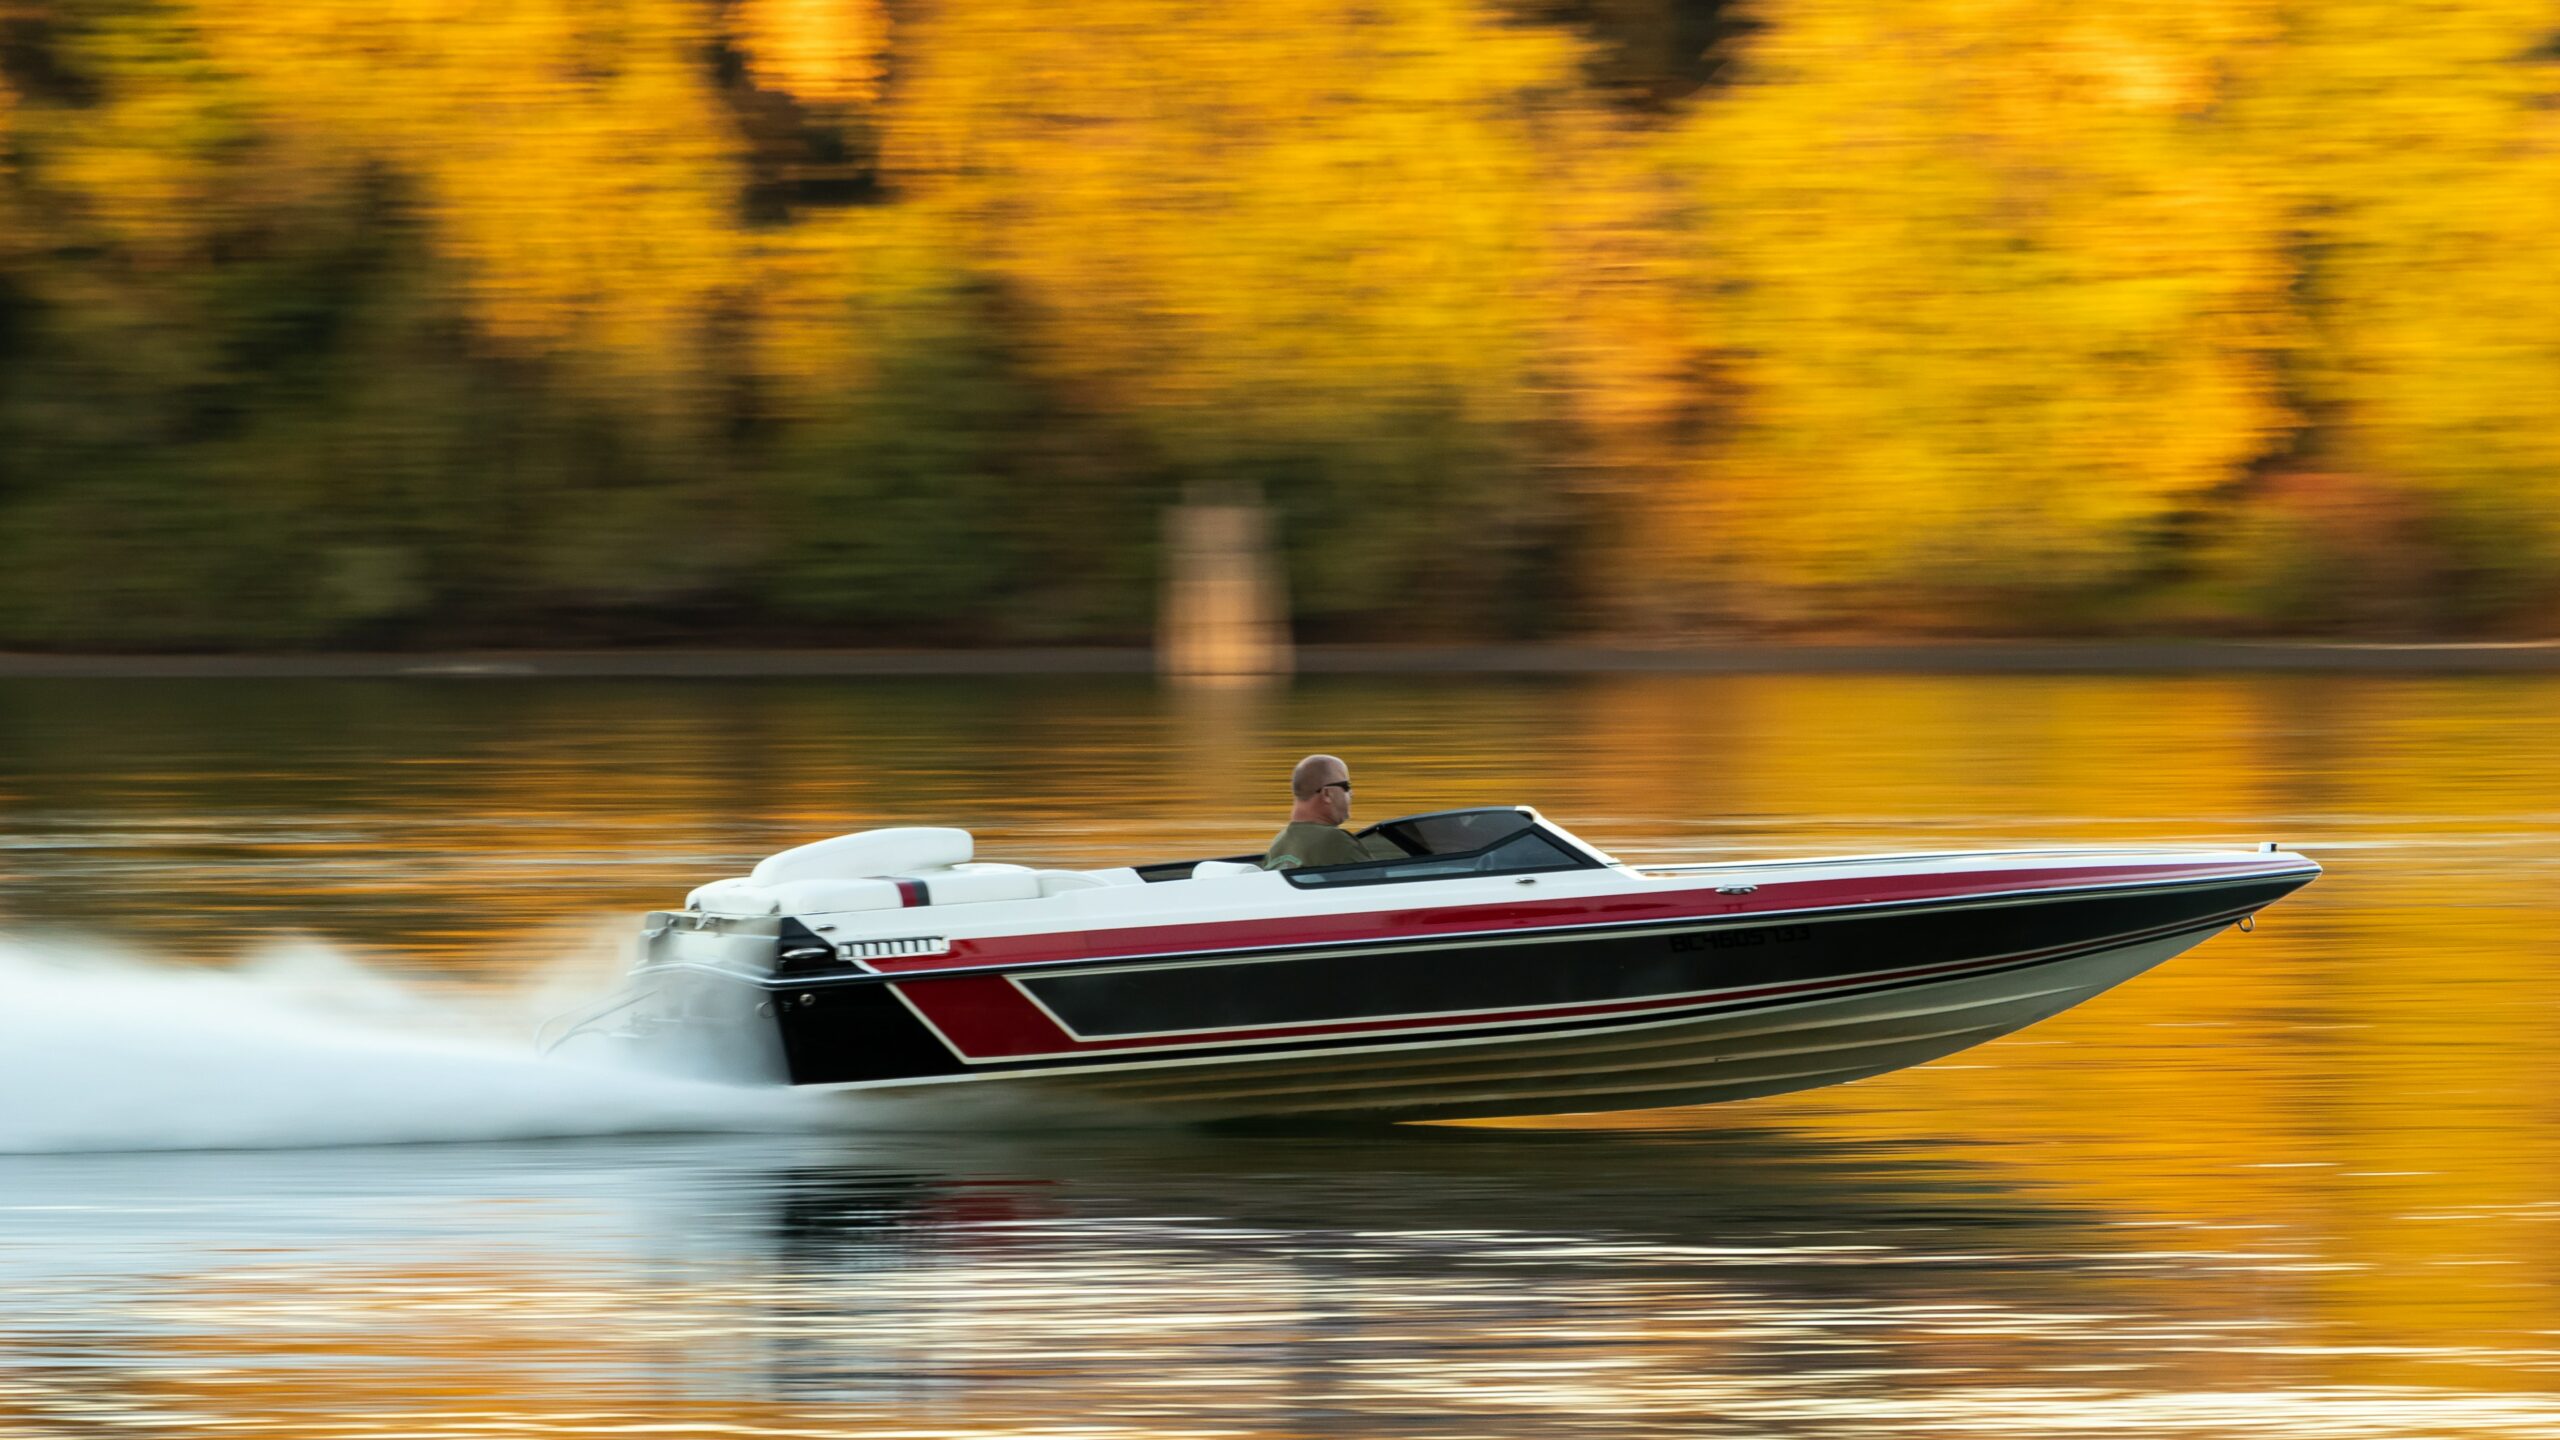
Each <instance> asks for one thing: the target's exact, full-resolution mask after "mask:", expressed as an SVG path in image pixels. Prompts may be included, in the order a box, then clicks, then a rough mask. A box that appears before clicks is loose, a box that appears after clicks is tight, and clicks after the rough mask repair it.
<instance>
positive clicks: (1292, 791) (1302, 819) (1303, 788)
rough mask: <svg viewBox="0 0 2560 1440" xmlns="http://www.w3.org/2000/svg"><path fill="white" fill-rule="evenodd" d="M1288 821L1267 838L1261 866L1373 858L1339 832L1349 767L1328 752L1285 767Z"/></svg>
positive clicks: (1347, 812)
mask: <svg viewBox="0 0 2560 1440" xmlns="http://www.w3.org/2000/svg"><path fill="white" fill-rule="evenodd" d="M1289 798H1290V802H1291V803H1290V806H1289V823H1288V824H1287V825H1284V826H1282V827H1281V829H1280V833H1279V834H1277V835H1275V836H1273V837H1272V838H1271V848H1270V850H1268V851H1267V852H1265V853H1264V855H1263V857H1262V868H1263V869H1265V870H1287V869H1291V868H1293V867H1295V866H1300V865H1349V864H1352V863H1354V862H1357V861H1361V860H1372V859H1376V858H1378V857H1376V856H1373V855H1371V854H1369V852H1367V851H1366V850H1363V849H1362V848H1361V847H1360V842H1359V841H1357V840H1354V839H1352V838H1351V837H1350V836H1349V835H1346V834H1344V833H1343V831H1342V824H1343V822H1344V821H1346V820H1349V819H1350V818H1351V767H1350V766H1348V765H1345V764H1343V763H1342V761H1341V760H1340V759H1338V758H1337V757H1335V756H1331V755H1310V756H1308V757H1307V758H1306V759H1304V760H1301V761H1299V762H1298V766H1297V768H1296V769H1294V770H1292V771H1290V772H1289Z"/></svg>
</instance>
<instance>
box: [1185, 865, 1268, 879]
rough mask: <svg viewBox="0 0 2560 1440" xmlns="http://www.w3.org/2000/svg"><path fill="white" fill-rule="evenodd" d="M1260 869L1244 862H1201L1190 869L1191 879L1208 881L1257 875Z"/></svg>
mask: <svg viewBox="0 0 2560 1440" xmlns="http://www.w3.org/2000/svg"><path fill="white" fill-rule="evenodd" d="M1261 873H1262V867H1261V866H1259V865H1256V864H1253V863H1251V862H1250V861H1245V860H1203V861H1201V862H1200V863H1199V864H1197V865H1194V866H1192V867H1191V878H1192V879H1194V880H1210V879H1215V878H1216V877H1218V876H1220V875H1259V874H1261Z"/></svg>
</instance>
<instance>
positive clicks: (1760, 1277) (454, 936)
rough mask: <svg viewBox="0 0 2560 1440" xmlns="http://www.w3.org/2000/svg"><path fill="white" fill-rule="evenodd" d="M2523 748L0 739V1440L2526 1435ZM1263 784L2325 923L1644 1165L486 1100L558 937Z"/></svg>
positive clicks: (507, 1088) (1402, 1147)
mask: <svg viewBox="0 0 2560 1440" xmlns="http://www.w3.org/2000/svg"><path fill="white" fill-rule="evenodd" d="M2553 715H2560V679H2546V678H2542V677H2531V676H2523V677H2503V678H2462V677H2406V676H2365V677H2359V676H2287V677H2275V678H2253V677H2247V676H2214V677H2208V678H2185V679H2179V678H2145V677H2121V678H2106V677H2026V676H2019V677H1986V678H1951V677H1890V676H1867V677H1854V676H1852V677H1796V678H1787V677H1725V678H1690V677H1582V678H1575V679H1570V680H1551V681H1535V682H1531V681H1521V682H1496V681H1478V680H1463V679H1432V680H1427V681H1412V682H1389V681H1382V680H1375V679H1362V680H1339V681H1309V682H1304V683H1302V684H1300V685H1299V686H1297V687H1294V688H1292V689H1290V690H1287V691H1285V692H1280V693H1265V694H1254V693H1221V694H1210V695H1172V694H1166V693H1162V692H1159V691H1157V690H1156V689H1154V688H1153V687H1151V686H1148V685H1145V684H1141V683H1134V682H1117V681H1094V680H1076V681H1071V682H1069V681H1056V680H1040V681H1032V680H1024V681H972V682H921V681H918V682H904V681H901V682H882V681H844V682H779V681H777V682H737V681H720V682H704V683H684V682H651V683H636V682H635V683H621V682H601V681H598V682H587V683H582V684H566V683H560V684H553V683H544V682H536V681H527V680H501V681H488V682H469V681H444V682H434V681H414V682H408V681H403V682H393V681H379V682H377V681H310V682H260V683H255V684H250V683H241V682H220V681H195V682H177V681H171V682H106V681H96V682H85V681H84V682H71V681H49V682H14V683H8V684H0V931H5V935H0V1096H5V1097H6V1098H5V1100H0V1150H7V1151H14V1152H17V1153H14V1154H9V1155H6V1156H0V1435H7V1436H18V1435H29V1436H48V1437H49V1436H92V1435H98V1436H103V1435H109V1434H114V1435H124V1436H135V1435H140V1436H157V1435H177V1434H186V1435H196V1434H201V1433H205V1432H207V1431H211V1430H216V1429H229V1430H232V1431H236V1432H238V1433H243V1434H251V1435H257V1436H261V1437H264V1436H317V1437H335V1436H349V1437H354V1436H365V1437H382V1436H396V1437H428V1436H433V1437H444V1436H454V1437H461V1436H475V1437H485V1436H512V1435H526V1436H535V1435H539V1436H565V1435H605V1434H659V1435H666V1434H675V1435H741V1436H779V1435H839V1434H862V1435H879V1436H944V1435H950V1436H974V1435H998V1434H1001V1435H1024V1434H1039V1435H1062V1436H1063V1435H1078V1436H1084V1435H1090V1436H1124V1435H1125V1436H1139V1435H1144V1436H1193V1435H1199V1436H1254V1437H1262V1436H1273V1437H1278V1436H1303V1435H1362V1436H1430V1437H1441V1436H1447V1437H1459V1436H1469V1437H1475V1436H1546V1435H1599V1434H1607V1435H1613V1436H1654V1435H1661V1436H1672V1435H1678V1436H1701V1435H1706V1436H1720V1435H1733V1436H1762V1435H1786V1436H1826V1437H1828V1436H1903V1435H1927V1434H1947V1435H1958V1434H1961V1435H1967V1436H1971V1435H1978V1434H1987V1433H2002V1432H2006V1433H2013V1434H2019V1435H2032V1436H2052V1435H2090V1436H2128V1435H2132V1436H2180V1437H2185V1436H2195V1437H2220V1436H2226V1435H2231V1434H2235V1433H2241V1432H2243V1431H2248V1432H2254V1433H2260V1434H2267V1435H2275V1436H2294V1435H2300V1436H2322V1437H2365V1436H2372V1437H2402V1436H2435V1435H2448V1436H2452V1435H2461V1436H2475V1435H2494V1436H2555V1435H2560V1294H2555V1287H2560V1184H2555V1182H2554V1179H2553V1176H2554V1175H2555V1174H2560V1153H2556V1152H2560V1139H2555V1136H2560V1126H2556V1125H2555V1123H2554V1122H2555V1120H2560V1081H2555V1080H2554V1078H2553V1073H2552V1069H2551V1066H2550V1064H2549V1057H2550V1056H2551V1055H2552V1054H2553V1053H2554V1051H2555V1044H2554V1042H2555V1039H2560V1036H2555V1030H2560V1004H2555V1001H2560V995H2555V990H2560V925H2555V923H2554V921H2555V919H2560V916H2555V910H2560V884H2555V883H2554V882H2555V880H2560V744H2555V743H2554V740H2555V731H2554V729H2553V726H2552V723H2551V720H2550V717H2551V716H2553ZM1316 748H1323V749H1333V750H1337V751H1340V752H1341V753H1344V754H1346V755H1348V756H1349V757H1350V758H1351V759H1352V762H1353V764H1354V766H1355V769H1356V771H1357V773H1358V776H1359V779H1360V781H1361V786H1360V790H1359V801H1360V806H1361V814H1362V816H1363V817H1365V818H1370V819H1374V818H1378V817H1380V816H1383V815H1388V814H1393V813H1400V812H1403V811H1410V810H1421V809H1428V808H1436V807H1440V806H1446V805H1457V804H1466V803H1477V802H1491V801H1505V800H1513V799H1526V800H1531V801H1534V802H1536V803H1538V804H1540V805H1542V806H1543V807H1545V808H1546V809H1547V810H1548V811H1549V812H1550V813H1552V814H1554V815H1556V816H1557V817H1559V818H1560V819H1563V820H1564V821H1565V822H1566V823H1568V824H1571V825H1573V826H1574V827H1575V828H1576V829H1578V830H1580V831H1581V832H1583V833H1584V834H1586V835H1587V836H1589V837H1590V838H1592V839H1593V840H1595V841H1597V842H1599V843H1601V844H1603V845H1605V846H1609V847H1611V848H1614V849H1617V850H1619V851H1621V852H1622V853H1627V854H1631V855H1632V854H1642V855H1647V856H1654V855H1661V856H1678V857H1682V858H1722V857H1729V856H1739V855H1748V854H1760V853H1775V852H1804V851H1826V850H1856V849H1866V848H1880V847H1909V846H1938V845H1957V844H1975V843H1981V844H2012V843H2020V842H2037V841H2054V842H2070V841H2084V840H2110V841H2134V840H2144V841H2148V840H2162V841H2182V840H2225V841H2227V840H2242V841H2252V840H2258V839H2280V840H2284V841H2287V842H2289V843H2291V844H2294V845H2296V846H2299V847H2300V848H2302V849H2304V850H2306V851H2308V852H2309V853H2311V854H2313V855H2315V856H2317V857H2318V858H2319V859H2320V860H2321V861H2322V862H2323V863H2324V864H2326V865H2327V866H2328V867H2329V874H2328V875H2327V876H2326V877H2325V878H2324V879H2323V880H2321V881H2320V882H2319V883H2318V884H2316V885H2314V886H2313V887H2312V888H2311V889H2309V890H2307V891H2305V892H2303V893H2302V894H2300V895H2298V896H2296V897H2294V898H2293V899H2291V900H2288V901H2286V902H2284V903H2283V904H2282V905H2280V906H2279V907H2277V908H2276V909H2275V910H2273V911H2271V912H2269V914H2268V915H2267V916H2266V917H2265V923H2264V924H2263V925H2262V926H2261V928H2260V929H2259V931H2258V933H2256V934H2255V935H2251V936H2241V935H2237V934H2230V935H2225V936H2223V937H2221V938H2218V939H2216V940H2214V941H2212V942H2210V943H2208V944H2207V945H2206V946H2204V947H2202V948H2201V949H2199V950H2197V951H2195V952H2193V953H2191V954H2189V955H2188V956H2185V957H2183V958H2181V959H2179V960H2177V961H2175V962H2173V963H2172V964H2170V965H2169V966H2167V967H2165V968H2163V969H2162V970H2160V971H2157V972H2155V973H2153V974H2151V975H2149V976H2146V977H2144V978H2142V979H2141V980H2139V981H2137V982H2135V983H2134V984H2132V985H2129V986H2127V987H2125V988H2124V989H2122V990H2119V991H2117V992H2114V993H2112V994H2110V995H2108V996H2104V997H2101V998H2100V999H2099V1000H2096V1001H2094V1002H2091V1003H2090V1004H2088V1005H2085V1006H2083V1007H2081V1008H2080V1009H2078V1010H2075V1011H2073V1012H2071V1013H2070V1014H2067V1015H2065V1016H2062V1017H2060V1018H2059V1019H2057V1020H2054V1021H2052V1022H2049V1023H2047V1024H2045V1025H2042V1026H2038V1027H2036V1028H2034V1029H2031V1030H2029V1031H2027V1032H2025V1033H2023V1034H2021V1035H2018V1036H2015V1037H2012V1038H2010V1039H2007V1040H2003V1041H2000V1042H1997V1043H1995V1044H1993V1045H1990V1046H1986V1047H1983V1048H1981V1049H1979V1050H1975V1051H1971V1052H1967V1053H1965V1054H1963V1055H1959V1056H1956V1057H1954V1058H1953V1059H1951V1060H1949V1061H1947V1062H1944V1063H1941V1064H1938V1065H1933V1066H1928V1067H1925V1068H1922V1069H1919V1070H1915V1071H1911V1072H1906V1073H1903V1074H1900V1075H1895V1076H1888V1077H1884V1078H1882V1079H1879V1080H1874V1081H1868V1082H1862V1083H1860V1084H1858V1085H1854V1086H1848V1087H1843V1088H1839V1089H1836V1090H1829V1091H1821V1092H1816V1093H1814V1094H1811V1095H1805V1096H1797V1097H1787V1098H1784V1099H1780V1100H1772V1101H1759V1102H1752V1103H1749V1104H1744V1105H1736V1106H1727V1107H1720V1108H1715V1109H1708V1110H1699V1111H1666V1112H1656V1113H1651V1114H1641V1115H1630V1116H1613V1117H1601V1118H1595V1119H1590V1120H1574V1121H1564V1122H1541V1123H1540V1124H1538V1125H1535V1126H1516V1127H1503V1126H1478V1127H1432V1128H1417V1127H1407V1128H1404V1129H1400V1130H1394V1131H1386V1132H1372V1131H1344V1132H1322V1131H1303V1130H1302V1131H1294V1132H1283V1133H1259V1134H1257V1133H1219V1132H1196V1131H1170V1132H1147V1131H1124V1132H1089V1133H1080V1134H1051V1135H1002V1134H961V1133H952V1134H930V1133H913V1132H907V1133H899V1132H891V1131H885V1130H881V1129H878V1128H875V1127H873V1126H871V1125H868V1124H866V1123H865V1121H864V1120H863V1118H862V1117H861V1116H860V1115H859V1113H858V1112H856V1113H853V1114H844V1113H835V1112H829V1113H824V1114H812V1113H809V1112H808V1111H807V1110H806V1109H804V1108H802V1107H797V1106H793V1105H790V1104H787V1103H779V1102H781V1101H787V1100H789V1099H790V1098H792V1097H771V1096H739V1095H736V1094H731V1093H725V1092H716V1091H703V1090H699V1089H695V1088H692V1087H684V1086H665V1087H650V1086H640V1085H637V1084H634V1083H632V1082H628V1081H623V1080H619V1079H615V1078H613V1077H604V1076H599V1075H596V1074H593V1073H590V1072H583V1071H576V1070H569V1069H564V1068H562V1067H558V1066H543V1065H535V1064H531V1063H529V1062H528V1061H527V1060H526V1058H525V1045H524V1037H525V1035H526V1033H527V1032H528V1031H529V1029H530V1021H531V1017H533V1016H535V1015H537V1014H539V1013H542V1012H543V1011H544V1010H545V1009H546V1008H547V1007H549V1006H552V1005H555V1004H559V1003H565V1002H566V1000H567V999H568V998H570V997H572V996H574V995H576V994H578V993H581V992H582V991H585V990H588V989H591V988H593V987H594V986H596V985H598V984H600V983H602V978H603V976H604V975H605V974H606V973H608V972H609V971H610V969H611V968H612V965H613V963H614V955H613V937H614V935H615V934H616V933H617V932H618V931H619V929H620V928H622V926H623V923H624V919H623V918H622V917H627V915H628V913H629V912H633V911H637V910H639V909H642V908H646V907H649V906H652V905H659V904H664V903H666V902H667V901H668V900H669V899H670V898H673V897H677V896H680V895H681V894H682V893H683V891H684V890H685V889H687V888H690V886H691V885H693V884H695V883H698V882H699V881H701V880H703V879H705V878H709V877H711V876H714V875H719V874H727V873H738V872H739V871H741V870H743V869H744V868H745V866H746V865H747V864H748V863H749V862H751V861H752V860H753V859H754V858H755V857H756V856H758V855H761V854H763V853H765V852H766V851H769V850H771V849H775V848H779V847H781V846H783V845H786V844H790V843H794V842H796V841H799V840H803V839H807V838H811V837H813V836H815V835H820V834H825V833H832V832H834V831H837V830H842V829H851V828H858V827H861V826H866V825H875V824H885V823H897V822H901V821H950V822H953V823H961V824H967V825H969V826H971V827H972V828H974V829H976V830H977V831H978V832H979V835H980V842H981V850H982V852H984V853H988V854H991V855H996V856H1001V857H1003V858H1012V859H1021V860H1035V861H1042V862H1050V863H1064V864H1092V863H1116V862H1125V861H1128V860H1132V859H1154V858H1169V857H1172V856H1179V855H1190V854H1207V853H1213V852H1222V851H1229V850H1233V849H1238V848H1249V847H1251V846H1252V845H1254V844H1257V843H1259V841H1260V840H1261V839H1262V838H1263V837H1264V836H1265V835H1267V833H1268V832H1269V831H1270V830H1271V829H1273V828H1275V827H1276V824H1277V818H1278V817H1277V811H1278V809H1279V807H1280V801H1279V798H1278V795H1277V792H1278V790H1279V787H1280V781H1281V777H1283V776H1285V774H1286V770H1287V766H1288V763H1289V761H1291V760H1293V759H1295V758H1296V756H1297V755H1298V754H1300V753H1303V752H1304V751H1306V750H1309V749H1316ZM421 1139H436V1140H442V1141H447V1142H457V1143H440V1144H407V1145H400V1144H384V1143H380V1142H390V1141H411V1140H421ZM187 1146H196V1147H217V1148H199V1149H185V1148H172V1147H187ZM243 1146H255V1147H265V1148H236V1147H243ZM219 1147H234V1148H219ZM276 1147H297V1148H276ZM77 1150H86V1151H88V1152H89V1153H64V1152H66V1151H77ZM36 1151H49V1152H52V1153H30V1152H36Z"/></svg>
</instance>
